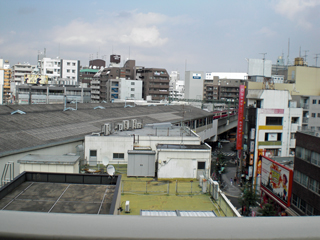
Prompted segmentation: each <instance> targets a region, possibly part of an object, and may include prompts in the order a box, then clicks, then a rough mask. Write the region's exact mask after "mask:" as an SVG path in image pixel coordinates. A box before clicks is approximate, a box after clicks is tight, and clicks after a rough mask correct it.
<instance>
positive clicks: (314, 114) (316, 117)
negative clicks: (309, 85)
mask: <svg viewBox="0 0 320 240" xmlns="http://www.w3.org/2000/svg"><path fill="white" fill-rule="evenodd" d="M292 98H293V99H294V100H295V101H296V102H297V107H301V108H302V109H303V119H302V130H311V131H320V96H306V95H304V96H292Z"/></svg>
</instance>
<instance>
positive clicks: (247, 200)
mask: <svg viewBox="0 0 320 240" xmlns="http://www.w3.org/2000/svg"><path fill="white" fill-rule="evenodd" d="M259 200H260V198H259V196H258V194H257V193H256V190H255V189H254V188H252V186H251V184H249V183H246V184H245V185H244V187H243V188H242V194H241V196H240V197H239V203H240V204H241V206H242V215H244V216H249V215H250V213H251V208H252V207H256V206H258V205H259V204H258V201H259Z"/></svg>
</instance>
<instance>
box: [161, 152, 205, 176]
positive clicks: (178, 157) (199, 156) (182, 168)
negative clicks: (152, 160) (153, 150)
mask: <svg viewBox="0 0 320 240" xmlns="http://www.w3.org/2000/svg"><path fill="white" fill-rule="evenodd" d="M198 162H206V169H205V171H206V173H207V174H208V173H209V171H210V166H211V165H210V164H211V149H208V150H192V149H183V150H181V149H158V178H198V177H199V176H197V172H198Z"/></svg>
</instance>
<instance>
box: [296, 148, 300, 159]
mask: <svg viewBox="0 0 320 240" xmlns="http://www.w3.org/2000/svg"><path fill="white" fill-rule="evenodd" d="M296 157H298V158H301V147H296Z"/></svg>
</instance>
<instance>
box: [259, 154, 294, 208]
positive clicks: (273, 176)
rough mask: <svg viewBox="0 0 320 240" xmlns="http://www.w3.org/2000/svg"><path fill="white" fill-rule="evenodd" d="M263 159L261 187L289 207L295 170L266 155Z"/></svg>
mask: <svg viewBox="0 0 320 240" xmlns="http://www.w3.org/2000/svg"><path fill="white" fill-rule="evenodd" d="M261 161H262V164H261V165H262V166H261V168H262V171H261V188H262V189H263V190H265V191H267V192H269V193H271V194H272V195H273V196H275V197H276V198H277V199H278V200H279V201H280V202H282V203H283V204H285V205H286V206H288V207H289V206H290V197H291V188H292V178H293V171H292V170H291V169H289V168H287V167H285V166H283V165H281V164H280V163H277V162H276V161H273V160H272V159H270V158H267V157H265V156H262V159H261Z"/></svg>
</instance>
